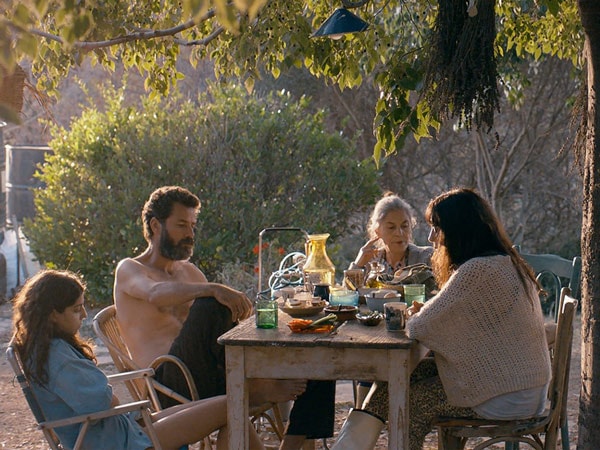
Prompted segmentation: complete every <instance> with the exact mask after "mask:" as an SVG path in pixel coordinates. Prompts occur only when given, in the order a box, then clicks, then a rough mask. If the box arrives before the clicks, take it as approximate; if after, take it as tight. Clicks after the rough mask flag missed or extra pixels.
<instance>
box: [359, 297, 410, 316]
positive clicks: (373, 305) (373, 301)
mask: <svg viewBox="0 0 600 450" xmlns="http://www.w3.org/2000/svg"><path fill="white" fill-rule="evenodd" d="M366 299H367V307H368V308H369V309H370V310H371V311H379V312H381V313H382V312H383V304H384V303H389V302H401V301H402V296H401V295H396V296H394V297H387V298H375V297H372V296H368V297H367V298H366Z"/></svg>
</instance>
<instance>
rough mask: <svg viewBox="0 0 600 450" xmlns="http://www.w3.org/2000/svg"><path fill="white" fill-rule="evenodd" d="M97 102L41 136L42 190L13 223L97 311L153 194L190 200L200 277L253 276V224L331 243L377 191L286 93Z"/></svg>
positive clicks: (367, 172) (370, 174)
mask: <svg viewBox="0 0 600 450" xmlns="http://www.w3.org/2000/svg"><path fill="white" fill-rule="evenodd" d="M105 101H106V102H107V107H106V112H99V111H98V110H96V109H95V108H93V107H89V108H88V109H87V110H85V111H84V113H83V114H82V116H81V117H80V118H79V119H77V120H75V121H74V122H73V123H72V124H71V129H70V130H66V129H59V128H55V129H54V130H53V135H54V139H53V140H52V142H51V143H50V146H51V148H52V149H53V150H54V153H53V155H50V156H48V157H47V158H46V161H47V163H46V165H45V166H44V169H43V173H41V175H40V178H41V180H42V181H43V182H44V183H45V185H46V187H45V188H44V189H41V190H39V191H36V195H35V205H36V217H35V219H34V221H26V222H25V232H26V235H27V237H28V238H29V239H30V243H31V249H32V251H33V252H34V254H35V255H36V256H37V257H38V258H39V259H40V261H41V262H42V263H43V264H44V265H45V266H47V267H60V268H70V269H72V270H76V271H80V272H82V273H84V274H85V275H86V280H87V282H88V285H89V291H90V293H91V295H92V297H93V298H94V299H95V300H96V301H98V302H102V301H104V302H106V301H108V300H109V299H111V298H112V296H111V292H112V281H113V273H114V269H115V266H116V263H117V262H118V261H119V260H120V259H122V258H124V257H128V256H132V255H135V254H138V253H140V252H141V251H142V250H143V249H144V248H145V246H146V243H145V241H144V239H143V237H142V228H141V219H140V213H141V209H142V206H143V204H144V202H145V201H146V199H147V198H148V196H149V195H150V192H152V191H153V190H154V189H155V188H156V187H158V186H161V185H170V184H177V185H181V186H184V187H186V188H188V189H190V190H191V191H192V192H194V193H196V194H197V195H198V196H199V197H200V200H201V201H202V210H201V213H200V215H199V218H198V219H199V220H198V228H199V231H198V236H197V245H196V248H195V253H194V256H193V261H194V262H195V263H196V264H197V265H198V266H199V267H201V268H202V269H203V270H204V271H205V272H206V273H207V276H209V279H210V278H211V277H213V276H214V274H215V272H216V271H217V270H218V269H220V268H221V267H222V266H223V264H224V263H225V262H232V261H240V262H242V263H246V264H248V265H249V271H250V272H251V273H253V264H252V263H254V262H255V261H256V255H255V254H254V253H253V251H252V250H253V248H254V246H255V245H256V244H257V241H258V233H259V232H260V230H261V229H263V228H264V227H265V226H268V225H276V226H296V227H301V228H304V229H306V230H308V231H309V232H329V233H331V234H332V235H333V236H336V235H337V234H339V233H341V232H343V231H344V230H345V228H346V226H347V222H348V217H349V215H350V214H351V213H352V212H354V211H355V210H356V205H357V204H358V205H362V204H370V203H371V202H372V201H373V199H374V198H375V196H377V195H378V193H379V189H378V188H377V185H376V180H375V179H376V172H375V170H373V164H372V163H371V162H365V163H359V162H356V160H355V158H354V154H355V148H354V142H353V141H352V140H350V139H347V138H344V137H341V136H339V135H337V134H329V133H327V132H325V131H324V128H323V113H322V112H319V113H316V114H309V113H307V109H306V106H307V105H306V101H305V100H302V101H301V102H298V103H296V102H291V101H290V100H289V96H288V95H287V94H286V93H280V94H278V95H271V96H268V97H267V98H265V99H258V98H256V97H251V96H250V95H248V94H247V93H246V92H245V90H244V89H242V88H240V87H237V88H228V89H224V90H221V89H219V88H217V87H212V88H211V89H209V91H208V92H207V93H205V94H204V95H202V96H201V97H200V98H199V100H198V102H191V101H181V100H177V99H173V98H171V99H169V100H164V101H162V100H160V99H145V100H144V102H143V107H142V108H139V109H137V108H135V107H124V106H123V104H122V101H123V95H122V92H120V91H115V90H112V89H107V91H106V94H105ZM282 218H283V219H282Z"/></svg>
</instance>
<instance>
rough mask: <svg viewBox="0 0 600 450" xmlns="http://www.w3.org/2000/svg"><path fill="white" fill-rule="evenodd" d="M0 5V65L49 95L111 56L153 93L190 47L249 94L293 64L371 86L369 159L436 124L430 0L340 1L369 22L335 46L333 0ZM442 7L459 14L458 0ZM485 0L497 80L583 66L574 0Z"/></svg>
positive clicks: (461, 108) (108, 63)
mask: <svg viewBox="0 0 600 450" xmlns="http://www.w3.org/2000/svg"><path fill="white" fill-rule="evenodd" d="M4 3H5V4H6V6H4V7H3V8H4V11H3V12H4V14H3V16H2V17H3V18H2V19H0V64H2V65H5V66H7V67H12V66H13V64H14V63H15V62H17V61H19V59H20V58H21V57H23V56H28V57H29V58H30V59H31V60H32V61H33V66H32V70H33V73H34V75H35V76H36V78H37V82H38V87H39V88H41V89H42V90H44V91H47V92H53V91H55V90H56V88H57V84H58V82H59V80H60V79H61V78H62V77H64V76H65V75H66V74H67V73H68V72H69V71H70V70H71V68H73V67H74V66H76V65H77V64H80V63H81V61H82V60H83V59H84V58H90V59H91V61H92V62H93V63H96V64H102V65H103V66H105V67H106V68H108V69H109V70H110V69H114V67H115V61H116V60H120V61H122V62H123V63H124V64H125V66H126V67H136V68H137V69H138V70H139V71H140V72H141V73H142V74H144V75H146V76H147V78H146V80H147V81H146V87H147V88H148V89H149V90H150V92H151V93H152V94H155V95H156V94H166V93H168V92H169V89H170V88H171V86H172V84H173V83H175V82H176V81H177V80H178V79H179V78H181V76H182V75H181V74H180V73H179V71H178V70H177V67H176V60H177V58H178V56H179V54H180V49H181V46H191V47H192V48H193V49H194V51H193V52H192V53H191V59H192V62H193V63H195V62H197V61H198V60H199V59H201V58H206V57H208V58H210V59H211V60H212V61H213V62H214V63H215V70H216V73H217V75H218V76H219V77H221V78H222V79H225V80H231V79H232V77H240V78H241V79H242V80H243V81H244V83H245V86H246V88H247V89H248V90H251V89H252V88H253V86H254V83H255V81H256V80H257V79H258V78H259V77H260V74H261V71H263V70H266V71H268V72H270V73H271V74H273V75H274V76H275V77H277V76H279V74H280V73H282V72H283V71H285V70H286V69H288V68H290V67H305V68H307V69H308V70H309V71H310V72H311V73H312V74H314V75H316V76H319V77H325V78H326V79H328V80H329V81H331V82H333V83H337V84H338V85H339V86H340V87H341V88H342V89H343V88H347V87H353V86H357V85H360V84H361V83H363V82H365V81H367V80H370V81H372V82H374V83H375V85H376V86H377V88H378V89H379V91H380V95H379V99H378V102H377V105H376V117H375V122H374V130H375V133H376V136H377V144H376V146H375V148H374V158H375V161H376V162H379V161H380V159H381V157H382V156H384V155H385V154H389V153H393V152H395V151H397V150H398V149H399V148H400V147H401V146H402V144H403V142H404V140H405V139H406V137H407V136H409V135H411V134H412V135H413V136H414V137H415V138H416V139H417V140H418V139H420V138H421V137H424V136H429V135H430V133H431V132H432V131H433V130H434V129H436V128H438V127H439V120H440V119H441V118H443V117H439V115H438V114H435V113H434V111H432V109H431V108H430V103H429V102H427V101H426V100H427V98H428V95H427V92H425V91H424V89H425V88H427V89H434V93H435V92H436V91H435V89H436V83H425V81H426V72H427V66H428V63H427V61H428V57H429V53H428V51H429V49H430V48H431V40H432V29H433V28H434V22H435V20H436V15H437V12H438V7H437V4H436V3H435V2H430V1H428V0H401V1H398V2H390V1H388V0H372V1H357V2H347V1H345V2H344V1H343V2H342V3H352V4H358V5H360V7H358V8H356V9H355V12H356V13H357V14H359V15H360V16H361V17H362V18H363V19H365V20H367V21H368V22H369V23H370V26H369V28H368V30H367V31H366V32H364V33H358V34H354V35H347V36H346V37H344V38H343V39H340V40H337V41H334V40H331V39H327V38H311V37H310V36H311V33H312V31H313V30H315V29H317V28H318V26H319V25H320V24H321V23H322V22H323V21H324V20H325V19H326V18H327V17H328V16H329V14H330V13H331V12H332V2H330V1H328V0H306V1H303V2H297V1H288V0H235V1H227V0H137V1H129V2H122V1H119V0H103V1H99V0H87V1H82V2H75V1H72V0H8V1H7V2H4ZM334 3H335V2H334ZM445 3H453V4H458V5H460V4H464V5H462V7H465V8H466V2H465V1H462V0H455V1H452V2H445ZM483 3H484V4H489V3H490V2H488V0H485V2H483ZM491 3H492V4H493V5H495V10H496V26H497V29H498V37H497V38H496V40H495V42H494V44H493V48H491V50H490V51H492V52H493V53H494V55H495V56H496V58H498V67H499V70H500V75H503V74H504V73H507V74H508V76H510V71H509V72H503V70H504V68H507V67H508V68H510V67H511V64H512V63H513V62H514V61H515V59H518V58H522V57H524V56H527V55H531V56H533V57H534V58H536V59H538V58H541V57H542V56H543V55H544V54H555V55H558V56H560V57H562V58H568V59H570V60H572V61H573V62H574V63H576V64H579V61H578V55H579V51H580V49H581V47H582V42H583V38H582V33H581V27H580V24H579V21H578V17H577V9H576V5H575V2H574V1H573V0H540V1H533V0H525V1H522V0H503V1H498V2H491ZM335 6H341V5H335ZM0 8H2V7H0ZM465 14H466V13H465ZM476 18H477V17H476ZM434 56H435V55H434ZM508 81H510V82H509V83H505V84H503V85H502V86H503V88H504V89H506V90H510V89H516V90H518V82H517V81H518V80H510V79H509V80H508ZM441 82H443V80H438V83H437V84H439V83H441ZM483 94H484V95H483V96H485V93H483ZM429 98H430V99H431V98H432V96H431V95H429ZM480 99H481V98H480ZM478 101H479V100H477V98H476V99H475V104H473V105H470V104H469V100H467V102H466V104H461V105H457V104H454V105H453V104H452V103H450V104H448V105H447V106H445V107H446V108H447V109H448V110H449V111H450V112H451V114H454V116H455V117H458V118H459V120H463V119H464V120H463V122H464V123H466V124H469V123H470V117H462V116H463V114H469V115H470V114H475V115H476V114H477V107H478V105H477V104H476V103H477V102H478ZM438 109H439V108H438ZM443 112H444V111H442V113H443ZM442 115H443V114H442Z"/></svg>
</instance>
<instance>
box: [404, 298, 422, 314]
mask: <svg viewBox="0 0 600 450" xmlns="http://www.w3.org/2000/svg"><path fill="white" fill-rule="evenodd" d="M422 307H423V303H421V302H417V301H413V302H412V305H410V308H408V309H407V310H406V315H407V316H408V317H410V316H412V315H413V314H416V313H418V312H419V311H421V308H422Z"/></svg>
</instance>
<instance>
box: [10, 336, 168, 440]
mask: <svg viewBox="0 0 600 450" xmlns="http://www.w3.org/2000/svg"><path fill="white" fill-rule="evenodd" d="M6 358H7V359H8V362H9V363H10V366H11V367H12V369H13V371H14V373H15V377H16V379H17V381H18V383H19V385H20V386H21V390H22V391H23V395H24V396H25V400H26V401H27V404H28V405H29V408H30V409H31V412H32V413H33V416H34V418H35V420H36V422H37V425H38V428H39V429H40V430H42V433H43V434H44V437H45V438H46V441H47V442H48V444H49V445H50V448H52V450H65V449H66V447H65V446H64V445H63V444H62V443H61V441H60V438H59V436H58V434H57V433H56V432H55V429H56V428H60V427H64V426H67V425H74V424H81V427H80V430H79V434H78V436H77V440H76V441H75V446H74V447H73V450H79V449H80V448H81V447H82V445H83V439H84V437H85V434H86V433H87V430H88V428H89V426H90V424H92V423H94V422H95V421H97V420H100V419H104V418H107V417H110V416H116V415H119V414H125V413H129V412H134V411H137V412H139V413H140V414H141V417H142V420H143V426H144V428H145V430H146V433H147V434H148V437H149V438H150V440H151V441H152V444H153V446H154V449H155V450H161V449H162V447H161V445H160V442H159V441H158V437H157V435H156V432H155V430H154V427H153V425H152V419H151V417H150V407H151V403H150V402H149V401H148V400H143V401H136V402H132V403H127V404H124V405H119V406H116V407H114V408H110V409H107V410H104V411H98V412H95V413H92V414H83V415H80V416H75V417H70V418H67V419H59V420H46V417H45V415H44V411H43V410H42V408H41V405H40V404H39V402H38V401H37V398H36V397H35V394H34V392H33V389H32V388H31V385H30V383H29V380H28V379H27V378H26V377H25V373H24V370H23V364H22V362H21V359H20V357H19V355H18V352H17V351H16V349H15V348H14V347H13V345H12V343H9V345H8V348H7V349H6ZM153 375H154V371H153V370H152V369H145V370H137V371H135V372H127V373H122V374H117V375H109V376H108V379H109V381H110V382H111V383H114V382H118V381H129V380H132V379H134V378H140V379H142V380H150V379H151V377H152V376H153Z"/></svg>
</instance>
